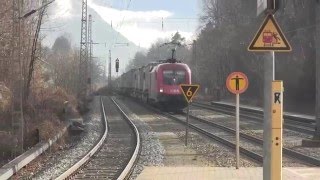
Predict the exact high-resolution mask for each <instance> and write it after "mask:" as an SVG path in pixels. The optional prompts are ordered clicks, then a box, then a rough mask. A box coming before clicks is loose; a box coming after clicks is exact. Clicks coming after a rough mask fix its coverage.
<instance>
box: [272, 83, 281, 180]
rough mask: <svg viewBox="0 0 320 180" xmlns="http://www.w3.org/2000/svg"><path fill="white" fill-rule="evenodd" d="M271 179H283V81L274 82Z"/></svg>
mask: <svg viewBox="0 0 320 180" xmlns="http://www.w3.org/2000/svg"><path fill="white" fill-rule="evenodd" d="M271 110H272V118H271V126H272V131H271V138H272V142H271V146H272V148H271V167H272V169H271V179H279V180H281V179H282V124H283V83H282V81H273V82H272V108H271Z"/></svg>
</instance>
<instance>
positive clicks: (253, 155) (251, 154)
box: [142, 104, 263, 164]
mask: <svg viewBox="0 0 320 180" xmlns="http://www.w3.org/2000/svg"><path fill="white" fill-rule="evenodd" d="M142 105H143V106H144V107H146V108H148V109H150V110H151V111H154V112H156V113H158V114H161V115H163V116H165V117H167V118H169V119H172V120H175V121H177V122H179V123H181V124H186V122H185V121H183V120H181V119H179V118H177V117H175V116H173V115H171V114H169V113H165V112H162V111H160V110H158V109H155V108H153V107H150V106H148V105H145V104H142ZM189 127H190V128H192V129H194V130H195V131H198V132H199V133H201V134H203V135H205V136H207V137H209V138H211V139H214V140H216V141H218V142H220V143H221V144H223V145H225V146H227V147H229V148H231V149H235V147H236V144H235V143H233V142H230V141H228V140H226V139H224V138H221V137H219V136H217V135H215V134H212V133H210V132H208V131H206V130H204V129H201V128H199V127H197V126H195V125H193V124H191V123H189ZM239 150H240V153H242V154H243V155H245V156H247V157H249V158H251V159H252V160H253V161H256V162H258V163H261V164H262V162H263V157H262V156H261V155H259V154H257V153H255V152H253V151H250V150H248V149H245V148H243V147H240V148H239Z"/></svg>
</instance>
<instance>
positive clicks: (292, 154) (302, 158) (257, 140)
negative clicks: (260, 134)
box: [184, 114, 320, 166]
mask: <svg viewBox="0 0 320 180" xmlns="http://www.w3.org/2000/svg"><path fill="white" fill-rule="evenodd" d="M184 115H186V114H184ZM189 116H190V117H191V118H193V119H195V120H197V121H200V122H203V123H206V124H208V125H211V126H214V127H216V128H219V129H222V130H224V131H227V132H230V133H232V134H235V133H236V131H235V130H234V129H232V128H229V127H226V126H224V125H221V124H218V123H214V122H211V121H208V120H204V119H201V118H199V117H196V116H193V115H189ZM240 137H242V138H245V139H247V140H250V141H253V142H255V143H257V144H259V145H263V140H262V139H260V138H257V137H254V136H251V135H248V134H245V133H243V132H240ZM282 150H283V153H284V154H285V155H288V156H290V157H292V158H294V159H299V160H300V161H303V162H306V163H308V164H312V165H316V166H320V159H317V158H315V157H311V156H307V155H304V154H302V153H300V152H297V151H294V150H292V149H289V148H285V147H283V148H282Z"/></svg>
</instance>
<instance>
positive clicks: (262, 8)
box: [257, 0, 268, 16]
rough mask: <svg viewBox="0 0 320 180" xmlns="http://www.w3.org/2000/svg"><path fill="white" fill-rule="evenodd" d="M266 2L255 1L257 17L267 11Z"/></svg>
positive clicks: (262, 0) (264, 0) (263, 0)
mask: <svg viewBox="0 0 320 180" xmlns="http://www.w3.org/2000/svg"><path fill="white" fill-rule="evenodd" d="M267 6H268V0H257V16H259V15H260V14H261V13H262V12H264V11H265V10H266V9H267Z"/></svg>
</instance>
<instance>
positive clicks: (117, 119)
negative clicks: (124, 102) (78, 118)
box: [57, 98, 140, 179]
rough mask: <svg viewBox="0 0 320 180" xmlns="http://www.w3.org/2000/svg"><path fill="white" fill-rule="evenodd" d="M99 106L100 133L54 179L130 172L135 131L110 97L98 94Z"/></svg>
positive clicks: (137, 141)
mask: <svg viewBox="0 0 320 180" xmlns="http://www.w3.org/2000/svg"><path fill="white" fill-rule="evenodd" d="M104 104H108V107H107V108H105V106H104ZM101 109H102V113H103V115H102V117H103V119H104V124H105V127H104V128H105V131H104V134H103V135H102V136H101V138H100V140H99V141H98V143H97V144H96V145H95V146H94V147H93V148H92V149H91V150H90V151H89V152H88V153H87V154H86V155H85V156H84V157H83V158H82V159H81V160H79V161H78V162H77V163H76V164H74V165H73V166H72V167H71V168H70V169H68V170H67V171H66V172H65V173H63V174H62V175H60V176H59V177H58V178H57V179H69V178H72V179H126V178H128V177H129V176H130V174H131V172H132V170H133V167H134V165H135V163H136V160H137V157H138V153H139V150H140V135H139V131H138V129H137V128H136V126H135V125H134V124H133V122H132V121H131V120H130V118H129V117H128V116H127V115H126V114H125V113H124V112H123V111H122V109H121V108H120V106H119V105H118V104H117V103H116V101H115V100H114V99H112V98H105V99H104V100H103V99H102V98H101ZM106 114H108V116H107V115H106Z"/></svg>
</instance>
